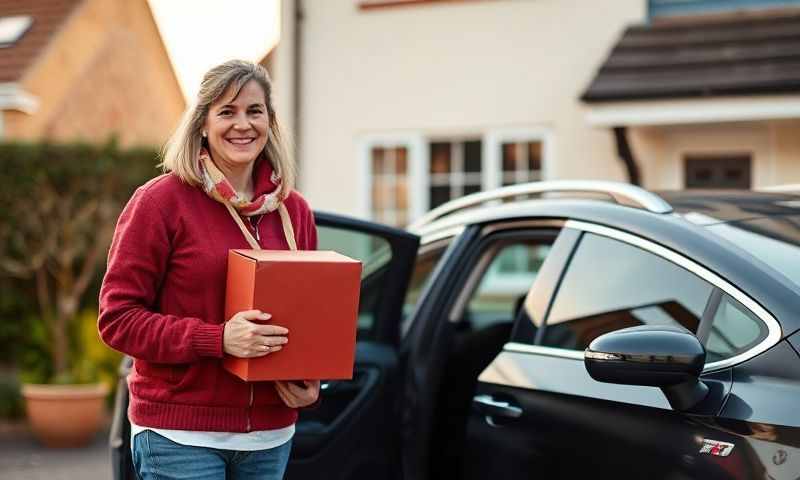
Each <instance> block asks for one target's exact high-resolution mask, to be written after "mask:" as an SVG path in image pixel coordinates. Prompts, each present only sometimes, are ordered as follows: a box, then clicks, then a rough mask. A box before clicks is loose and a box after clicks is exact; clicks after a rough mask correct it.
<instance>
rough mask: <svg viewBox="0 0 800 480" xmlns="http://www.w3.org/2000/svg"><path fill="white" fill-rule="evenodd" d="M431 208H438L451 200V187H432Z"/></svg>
mask: <svg viewBox="0 0 800 480" xmlns="http://www.w3.org/2000/svg"><path fill="white" fill-rule="evenodd" d="M430 192H431V199H430V200H431V208H436V207H438V206H439V205H441V204H443V203H445V202H447V201H448V200H450V186H446V187H441V186H440V187H431V190H430Z"/></svg>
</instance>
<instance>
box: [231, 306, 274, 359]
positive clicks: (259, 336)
mask: <svg viewBox="0 0 800 480" xmlns="http://www.w3.org/2000/svg"><path fill="white" fill-rule="evenodd" d="M270 318H272V316H271V315H270V314H268V313H264V312H262V311H261V310H246V311H244V312H239V313H237V314H236V315H234V316H232V317H231V319H230V320H228V321H227V322H226V323H225V330H224V332H223V334H222V348H223V350H224V351H225V353H227V354H230V355H233V356H234V357H239V358H254V357H263V356H264V355H266V354H268V353H274V352H277V351H279V350H281V349H282V348H283V345H286V343H287V342H288V341H289V339H288V338H286V334H287V333H289V330H287V329H285V328H284V327H279V326H278V325H260V324H258V323H254V322H251V320H262V321H265V320H269V319H270Z"/></svg>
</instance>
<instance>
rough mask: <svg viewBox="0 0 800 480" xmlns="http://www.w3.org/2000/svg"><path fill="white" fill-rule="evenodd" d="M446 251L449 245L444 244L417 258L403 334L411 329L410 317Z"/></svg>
mask: <svg viewBox="0 0 800 480" xmlns="http://www.w3.org/2000/svg"><path fill="white" fill-rule="evenodd" d="M445 250H447V244H443V245H442V246H441V247H440V248H437V249H436V250H433V251H430V252H426V253H425V254H423V255H420V256H419V257H418V258H417V261H416V263H415V264H414V271H413V272H412V273H411V281H410V283H409V284H408V292H407V293H406V301H405V302H404V304H403V323H402V326H401V332H402V333H405V332H406V331H407V330H408V327H410V324H408V323H407V322H408V320H409V319H410V315H411V313H412V312H413V311H414V309H415V308H416V306H417V302H418V301H419V297H420V294H421V293H422V290H424V289H425V287H426V286H427V285H428V283H429V282H430V279H431V273H433V269H434V268H435V267H436V264H437V263H439V260H441V258H442V256H443V255H444V252H445Z"/></svg>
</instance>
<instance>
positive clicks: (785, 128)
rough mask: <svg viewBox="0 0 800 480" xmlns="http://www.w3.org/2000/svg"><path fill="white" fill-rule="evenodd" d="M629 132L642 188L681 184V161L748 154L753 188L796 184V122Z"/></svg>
mask: <svg viewBox="0 0 800 480" xmlns="http://www.w3.org/2000/svg"><path fill="white" fill-rule="evenodd" d="M630 132H631V133H630V138H631V145H632V147H633V150H634V154H635V155H636V157H637V160H638V162H639V165H640V167H641V169H642V171H643V186H644V187H645V188H649V189H679V188H683V187H684V186H685V181H684V160H683V159H684V157H685V156H686V155H697V154H699V155H724V154H739V153H748V154H750V155H751V156H752V178H751V179H752V186H753V187H754V188H759V187H764V186H769V185H777V184H785V183H800V121H798V120H764V121H752V122H728V123H715V124H695V125H680V126H652V127H634V128H631V129H630Z"/></svg>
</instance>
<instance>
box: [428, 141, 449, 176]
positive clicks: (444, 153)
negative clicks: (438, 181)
mask: <svg viewBox="0 0 800 480" xmlns="http://www.w3.org/2000/svg"><path fill="white" fill-rule="evenodd" d="M449 172H450V143H449V142H435V143H431V173H449Z"/></svg>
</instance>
